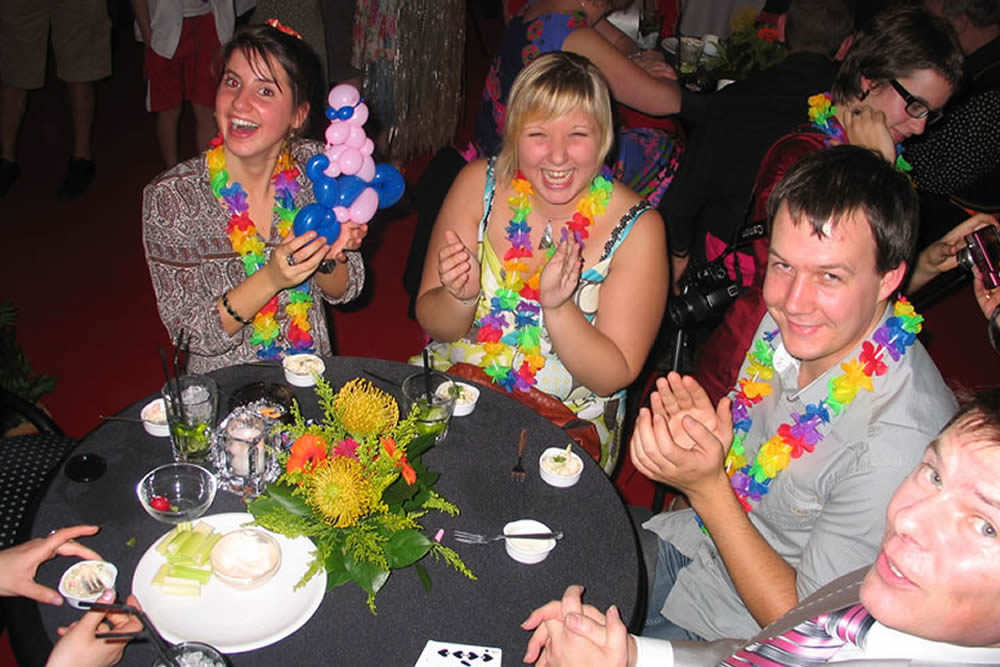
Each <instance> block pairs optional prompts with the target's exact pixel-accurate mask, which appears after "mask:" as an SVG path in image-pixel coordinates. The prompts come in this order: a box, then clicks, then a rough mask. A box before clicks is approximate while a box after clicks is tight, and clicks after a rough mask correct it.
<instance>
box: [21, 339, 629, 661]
mask: <svg viewBox="0 0 1000 667" xmlns="http://www.w3.org/2000/svg"><path fill="white" fill-rule="evenodd" d="M365 370H371V371H372V372H374V373H377V374H379V375H381V376H383V377H386V378H389V379H392V380H395V381H397V382H398V381H402V379H403V378H404V377H406V376H407V375H409V374H410V373H412V372H415V370H416V369H415V368H414V367H412V366H407V365H405V364H401V363H396V362H388V361H379V360H374V359H361V358H351V357H335V358H332V359H328V360H327V369H326V373H325V376H326V378H327V379H328V380H329V381H330V382H331V383H332V385H333V386H334V388H335V389H336V388H339V387H340V386H341V385H342V384H343V383H345V382H346V381H348V380H350V379H353V378H355V377H359V376H361V377H365V375H364V371H365ZM212 376H213V377H214V378H215V379H216V381H217V382H218V384H219V388H220V418H221V417H222V416H225V414H226V407H227V403H228V399H229V397H230V396H231V395H232V394H233V393H234V392H235V391H236V390H237V389H238V388H240V387H242V386H244V385H246V384H247V383H250V382H256V381H265V382H283V381H284V377H283V375H282V370H281V368H280V367H279V366H278V365H276V364H273V363H272V364H268V363H264V364H253V365H247V366H237V367H233V368H227V369H222V370H219V371H216V372H214V373H212ZM373 383H374V384H375V385H376V386H379V387H380V388H382V389H384V390H386V391H388V392H389V393H392V394H393V395H395V396H396V397H397V398H398V397H399V395H400V390H399V387H397V386H393V385H392V384H390V383H387V382H383V381H380V380H373ZM293 389H294V391H295V395H296V397H297V398H298V400H299V402H300V405H301V406H302V411H303V414H304V415H305V416H306V417H319V416H320V413H319V409H318V407H317V404H316V399H315V395H314V393H313V390H312V389H311V388H309V389H301V388H293ZM147 400H149V397H147V398H146V399H143V400H142V401H139V402H137V403H135V404H134V405H132V406H130V407H129V408H127V409H125V410H123V411H122V412H121V413H120V415H119V416H123V417H136V416H138V414H139V410H140V409H141V408H142V406H143V405H144V404H145V402H146V401H147ZM522 428H526V429H527V432H528V438H527V450H526V453H525V457H524V458H525V460H524V466H525V468H526V470H527V471H528V476H527V479H526V480H525V481H523V482H517V481H514V480H512V479H511V476H510V471H511V467H512V466H513V464H514V461H515V459H516V450H517V442H518V436H519V434H520V431H521V429H522ZM567 442H568V438H567V437H566V436H565V435H564V434H563V433H562V431H561V430H559V429H558V428H556V427H555V426H553V425H551V424H550V423H549V422H548V421H547V420H545V419H544V418H542V417H539V416H538V415H537V414H535V413H534V412H533V411H531V410H530V409H528V408H526V407H524V406H522V405H521V404H520V403H518V402H517V401H514V400H512V399H511V398H508V397H507V396H504V395H502V394H501V393H499V392H496V391H493V390H490V389H483V391H482V395H481V397H480V400H479V403H478V405H477V407H476V410H475V412H473V413H472V414H471V415H469V416H466V417H455V418H453V419H452V422H451V427H450V429H449V432H448V437H447V438H446V439H445V440H444V441H443V442H442V443H441V444H439V445H437V446H436V447H434V448H432V449H431V450H430V451H428V452H427V453H426V454H425V455H424V459H423V460H424V463H425V464H426V465H427V466H428V468H430V469H431V470H434V471H437V472H440V473H441V478H440V480H439V482H438V484H437V487H436V488H437V490H438V491H439V492H440V493H441V494H442V495H444V496H445V497H446V498H448V499H449V500H451V501H453V502H455V503H456V504H457V505H458V506H459V507H460V508H461V514H460V515H459V516H457V517H454V518H452V517H449V516H447V515H445V514H441V513H437V512H432V513H430V514H428V515H426V516H425V517H424V518H423V519H422V520H421V523H422V524H423V525H424V527H425V529H426V532H427V533H428V535H430V536H433V534H434V533H435V532H436V531H437V529H438V528H444V529H445V531H446V532H445V538H444V543H445V544H446V545H448V546H451V547H454V548H456V549H457V550H458V552H459V553H460V554H461V556H462V558H463V559H464V560H465V563H466V564H467V565H468V566H469V568H470V569H471V570H472V571H473V572H474V573H475V574H476V575H477V576H478V581H471V580H469V579H467V578H466V577H464V576H462V575H461V574H460V573H458V572H456V571H454V570H452V569H451V568H450V567H448V566H447V565H445V564H444V563H443V562H435V561H433V559H425V560H424V561H423V562H424V564H425V565H426V566H427V568H428V571H429V572H430V576H431V580H432V583H433V587H432V590H431V591H430V592H429V593H428V592H425V590H424V589H423V586H422V585H421V584H420V582H419V579H418V577H417V575H416V573H415V571H414V570H413V569H412V568H409V569H406V570H401V571H395V572H393V574H392V575H391V577H390V578H389V581H388V582H387V583H386V585H385V587H384V588H383V589H382V590H381V591H380V592H379V594H378V597H377V598H376V604H377V607H378V614H377V615H372V614H371V613H370V612H369V611H368V607H367V606H366V604H365V594H364V593H363V592H362V591H361V589H359V588H358V587H357V586H355V585H354V584H353V583H349V584H347V585H345V586H341V587H339V588H335V589H333V590H331V591H328V592H327V593H326V595H325V596H324V599H323V601H322V604H321V605H320V607H319V609H318V610H317V611H316V613H315V614H314V615H313V617H312V618H311V619H310V620H309V621H308V622H306V623H305V625H303V626H302V627H301V628H300V629H299V630H298V631H296V632H295V633H293V634H292V635H290V636H289V637H286V638H285V639H283V640H281V641H279V642H277V643H275V644H272V645H270V646H267V647H264V648H261V649H258V650H255V651H251V652H247V653H239V654H234V655H232V656H230V657H231V659H232V661H233V663H234V664H235V665H277V664H316V663H318V662H320V661H322V662H323V663H325V664H337V665H412V664H414V663H415V662H416V660H417V657H418V656H419V655H420V652H421V651H422V650H423V647H424V644H425V642H426V641H427V640H428V639H435V640H439V641H447V642H456V643H466V644H477V645H485V646H495V647H499V648H501V649H502V650H503V654H504V656H503V662H504V664H507V665H516V664H520V663H521V657H522V655H523V652H524V649H525V646H526V644H527V640H528V637H529V634H528V633H527V632H525V631H523V630H521V629H520V627H519V625H520V623H521V621H523V620H524V619H525V618H526V617H527V615H528V613H529V612H530V611H531V610H532V609H533V608H535V607H537V606H539V605H541V604H544V603H545V602H548V601H549V600H552V599H555V598H558V597H560V596H561V595H562V593H563V591H564V590H565V588H566V586H567V585H569V584H573V583H580V584H583V585H584V586H586V589H587V592H586V594H585V598H584V599H585V601H587V602H589V603H591V604H594V605H596V606H597V607H598V608H600V609H605V608H606V607H607V606H608V605H610V604H612V603H614V604H617V605H618V607H619V609H620V610H621V612H622V616H623V618H625V619H630V618H632V620H633V626H634V625H635V621H636V620H637V619H635V618H633V617H634V616H635V615H636V614H638V607H639V606H640V605H639V601H640V599H641V596H640V592H639V588H640V574H639V572H640V565H639V558H640V556H639V551H638V545H637V542H636V538H635V535H634V533H633V530H632V527H631V524H630V522H629V518H628V515H627V512H626V510H625V507H624V506H623V505H622V502H621V500H620V499H619V497H618V495H617V493H616V491H615V489H614V486H613V485H612V484H611V482H610V481H609V480H608V478H607V477H606V476H605V475H604V473H603V472H602V471H601V470H600V468H599V467H598V466H597V464H596V463H594V462H593V460H591V459H590V458H589V457H588V456H587V455H586V454H585V453H583V452H582V451H581V450H579V449H577V453H579V454H581V455H582V458H583V459H584V461H585V466H584V470H583V475H582V477H581V479H580V482H579V483H578V484H576V485H575V486H573V487H571V488H568V489H559V488H554V487H551V486H549V485H547V484H545V483H544V482H543V481H542V480H541V478H540V477H539V475H538V457H539V455H540V453H541V452H542V450H544V449H545V448H547V447H551V446H565V445H566V443H567ZM84 452H92V453H96V454H100V455H101V456H102V457H104V458H105V459H106V460H107V463H108V469H107V472H106V473H105V474H104V475H103V476H102V477H101V478H100V479H97V480H96V481H93V482H90V483H79V482H73V481H70V480H69V479H68V478H67V477H66V476H65V474H63V473H62V472H60V474H58V475H57V477H56V479H55V481H54V482H53V484H52V486H51V488H50V489H49V490H48V492H47V494H46V496H45V498H44V499H43V501H42V503H41V505H40V507H39V510H38V512H37V515H36V517H35V521H34V525H33V535H45V534H47V533H48V532H49V530H51V529H54V528H59V527H62V526H69V525H74V524H78V523H93V524H98V525H100V526H101V531H100V533H98V535H96V536H94V537H92V538H86V539H85V543H86V544H87V545H89V546H91V547H93V548H94V549H96V550H97V551H99V552H100V553H101V555H102V556H103V557H104V558H105V559H107V560H109V561H110V562H113V563H115V564H116V565H117V566H118V569H119V577H118V586H117V588H118V591H119V596H120V597H122V598H123V597H124V596H125V595H127V594H128V592H129V590H130V587H131V581H132V574H133V571H134V569H135V566H136V564H137V563H138V561H139V559H140V557H141V556H142V555H143V553H145V551H146V550H147V549H148V548H149V547H150V545H152V544H153V543H154V542H155V541H156V540H157V539H158V538H159V537H160V536H161V535H163V534H164V533H165V532H166V531H167V530H168V529H169V528H170V527H169V526H168V525H166V524H163V523H159V522H157V521H155V520H153V519H152V518H150V517H149V516H148V515H147V514H146V513H145V512H144V511H143V509H142V508H141V507H140V505H139V503H138V501H137V499H136V497H135V485H136V483H137V482H138V480H139V479H140V478H141V477H142V476H143V475H144V474H145V473H146V472H147V471H149V470H150V469H152V468H154V467H156V466H158V465H161V464H163V463H167V462H169V461H170V460H171V454H170V443H169V440H168V439H167V438H154V437H152V436H150V435H148V434H147V433H146V432H145V431H144V430H143V428H142V425H141V424H139V423H126V422H111V421H109V422H105V423H104V424H103V425H101V426H100V427H98V428H97V429H95V430H94V431H93V432H91V433H90V434H89V435H87V437H86V438H84V440H83V441H82V442H81V444H80V446H79V448H78V449H77V453H84ZM243 507H244V506H243V503H242V501H241V500H240V499H239V498H238V497H236V496H235V495H232V494H229V493H226V492H224V491H222V490H220V491H219V493H218V495H217V496H216V499H215V502H214V503H213V505H212V507H211V508H210V509H209V511H208V514H217V513H221V512H234V511H242V510H243ZM521 518H534V519H537V520H539V521H542V522H543V523H545V524H547V525H548V526H550V527H551V528H553V529H557V530H563V531H565V537H564V538H563V540H562V541H561V542H560V543H559V545H558V546H557V547H556V549H555V550H554V551H553V552H552V553H551V554H550V555H549V557H548V559H546V560H545V561H544V562H542V563H540V564H536V565H523V564H520V563H517V562H515V561H513V560H512V559H511V558H509V557H508V556H507V554H506V552H505V551H504V546H503V543H502V542H496V543H493V544H489V545H485V546H475V545H465V544H458V543H456V542H455V541H454V540H453V539H452V538H451V531H452V530H453V529H464V530H469V531H474V532H483V533H488V534H496V533H499V532H500V531H501V529H502V527H503V525H504V524H505V523H506V522H507V521H511V520H514V519H521ZM70 564H71V561H70V560H68V559H64V558H57V559H55V560H53V561H50V562H48V563H46V564H44V565H43V566H42V567H41V568H40V570H39V573H38V580H39V581H40V582H42V583H44V584H47V585H51V586H53V587H55V586H56V584H57V583H58V579H59V577H60V575H61V574H62V572H63V570H65V569H66V568H67V567H68V566H69V565H70ZM39 608H40V610H41V619H42V622H43V624H44V627H45V631H46V633H47V635H48V638H49V639H50V640H53V641H54V640H55V638H56V636H57V635H56V632H55V630H56V628H57V627H58V626H60V625H66V624H68V623H70V622H71V621H73V620H74V619H75V618H76V617H77V616H78V615H79V612H77V611H76V610H74V609H72V608H70V607H69V606H68V605H63V606H62V607H50V606H48V605H39ZM232 622H233V623H234V624H235V623H239V618H233V619H232ZM152 659H153V650H152V648H151V646H150V645H149V644H148V643H135V644H134V645H132V646H130V647H129V648H128V649H127V650H126V652H125V658H124V660H123V662H122V663H121V664H124V665H149V664H151V661H152Z"/></svg>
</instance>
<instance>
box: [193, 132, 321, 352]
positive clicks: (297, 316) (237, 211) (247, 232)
mask: <svg viewBox="0 0 1000 667" xmlns="http://www.w3.org/2000/svg"><path fill="white" fill-rule="evenodd" d="M211 146H212V147H211V148H210V149H209V150H208V152H207V153H205V159H206V162H207V163H208V178H209V182H210V183H211V185H212V194H213V195H215V198H216V199H218V200H219V203H220V204H222V207H223V208H225V209H226V210H227V211H228V212H229V214H230V216H231V217H230V218H229V222H228V223H227V225H226V235H227V236H229V240H230V242H231V243H232V245H233V250H234V251H235V252H237V253H238V254H239V255H240V257H241V258H242V259H243V270H244V271H245V272H246V274H247V276H251V275H253V274H255V273H257V271H259V270H260V268H261V267H262V266H264V264H266V263H267V256H266V255H265V254H264V249H265V242H264V239H263V238H262V237H261V235H260V234H258V233H257V228H256V227H255V226H254V223H253V221H252V220H251V219H250V215H249V209H250V205H249V204H248V203H247V193H246V191H245V190H244V189H243V186H242V185H240V184H239V183H233V184H232V185H227V183H228V182H229V174H228V173H227V172H226V153H225V149H224V148H223V145H222V137H221V136H216V137H215V138H214V139H212V142H211ZM298 176H299V170H298V169H297V168H296V167H295V161H294V159H293V158H292V155H291V153H290V152H289V151H287V150H284V151H282V152H281V155H280V156H279V157H278V162H277V164H275V166H274V174H273V175H272V176H271V183H272V184H273V185H274V211H275V212H276V213H277V214H278V218H279V220H278V233H279V234H280V235H281V238H285V237H286V236H288V234H289V233H291V229H292V222H294V220H295V214H296V213H298V209H297V208H295V195H296V194H297V193H298V191H299V183H298V181H297V180H296V179H297V178H298ZM312 306H313V297H312V294H310V293H309V284H308V283H307V282H304V283H302V284H300V285H296V286H295V287H293V288H291V289H289V291H288V306H286V308H285V312H286V313H287V314H288V318H289V322H288V333H287V338H288V347H287V348H286V349H285V350H283V349H282V348H281V347H280V346H279V345H278V344H277V339H278V336H279V335H280V334H281V327H280V326H279V324H278V321H277V319H276V318H275V315H277V313H278V295H277V294H275V295H274V296H273V297H271V300H270V301H268V302H267V303H266V304H265V305H264V307H263V308H261V309H260V310H259V311H258V312H257V314H256V315H254V318H253V333H252V334H251V336H250V344H251V345H256V346H257V356H258V357H259V358H260V359H279V358H281V356H282V354H283V353H284V352H286V351H287V352H289V353H299V352H312V351H313V337H312V334H310V333H309V330H310V329H311V328H312V325H311V324H309V310H310V309H311V308H312Z"/></svg>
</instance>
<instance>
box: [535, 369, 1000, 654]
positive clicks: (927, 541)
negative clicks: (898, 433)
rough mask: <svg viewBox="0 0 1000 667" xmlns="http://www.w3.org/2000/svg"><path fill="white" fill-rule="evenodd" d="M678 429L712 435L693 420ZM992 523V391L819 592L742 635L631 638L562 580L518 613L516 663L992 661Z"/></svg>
mask: <svg viewBox="0 0 1000 667" xmlns="http://www.w3.org/2000/svg"><path fill="white" fill-rule="evenodd" d="M692 426H693V425H692ZM650 427H652V429H658V428H659V429H662V428H666V425H665V424H663V423H660V424H659V425H657V424H655V423H653V424H651V423H650V422H649V421H648V420H647V421H646V422H645V423H644V424H643V425H642V428H643V429H644V430H645V432H646V434H647V436H650V437H653V436H652V433H651V432H650ZM688 431H689V432H690V433H691V435H693V436H694V437H695V439H697V440H703V439H705V440H707V439H710V438H711V435H710V434H708V433H707V432H706V431H702V430H700V429H698V428H697V427H693V428H691V429H688ZM706 444H707V443H706ZM998 529H1000V391H997V390H996V389H992V390H988V391H983V392H981V393H979V394H977V395H975V396H973V397H971V398H969V399H966V400H965V401H963V406H962V409H961V411H960V412H959V414H958V415H956V416H955V417H954V418H953V419H952V420H951V422H950V424H949V425H948V426H947V427H946V428H945V429H944V431H943V433H941V434H940V435H939V436H938V437H937V438H936V439H935V440H934V441H933V442H931V444H930V445H929V446H928V447H927V448H926V450H925V451H924V454H923V458H922V459H921V460H920V462H919V463H918V465H917V466H916V468H915V469H914V470H913V471H912V472H911V473H910V474H909V476H908V477H906V478H905V479H904V480H903V481H902V482H901V483H900V485H899V488H897V489H896V492H895V493H894V494H893V496H892V498H891V499H890V500H889V503H888V509H887V510H886V527H885V531H884V534H883V535H882V539H881V543H880V545H879V548H878V553H877V556H875V558H874V562H873V563H872V564H871V565H869V566H866V567H863V568H861V569H858V570H856V571H854V572H851V573H849V574H846V575H845V576H843V577H841V578H840V579H838V580H836V581H834V582H831V583H830V584H829V585H827V586H824V587H823V588H821V589H819V590H818V591H816V593H814V594H813V595H811V596H809V597H808V598H806V599H804V600H803V601H802V602H801V603H800V604H799V605H797V606H796V607H795V608H794V609H792V610H791V611H789V612H788V613H787V614H785V615H784V616H783V617H782V618H780V619H778V620H776V621H775V622H774V623H772V624H770V625H769V626H768V627H766V628H764V630H762V631H761V632H759V633H757V634H756V636H754V637H752V638H751V639H749V640H746V639H725V640H718V641H715V642H686V641H672V642H664V641H660V640H655V639H648V638H646V637H635V636H633V635H629V634H628V633H627V631H626V628H625V625H624V624H623V623H622V621H621V618H620V616H619V614H618V611H617V609H615V608H614V607H611V608H609V609H608V611H607V612H606V613H601V612H600V611H598V610H597V609H595V608H594V607H591V606H590V605H584V604H582V600H581V594H582V592H583V588H582V587H581V586H570V587H569V588H568V589H567V590H566V594H565V595H564V596H563V598H562V600H561V601H555V602H551V603H549V604H547V605H545V606H544V607H541V608H540V609H537V610H535V611H534V612H533V613H532V614H531V616H530V617H529V618H528V619H527V620H526V621H525V623H524V625H523V626H522V627H524V628H525V629H526V630H535V632H534V634H533V635H532V637H531V640H530V641H529V643H528V649H527V652H526V654H525V657H524V660H525V662H535V664H536V665H545V666H547V667H560V666H562V665H572V666H573V667H582V666H584V665H608V666H610V665H616V666H621V665H628V666H629V667H709V666H710V665H712V666H714V665H722V666H723V667H749V666H751V665H771V666H774V667H779V666H782V665H784V666H787V667H799V666H801V665H816V664H827V663H836V664H838V665H845V666H849V665H858V666H859V667H860V666H861V665H865V666H867V667H876V666H877V665H883V664H884V665H886V667H889V666H896V667H904V666H906V665H913V666H917V665H922V666H924V667H930V666H931V665H940V666H942V667H945V666H947V667H958V666H959V665H965V666H969V665H997V664H1000V538H998V536H997V530H998ZM542 651H544V652H542ZM540 652H541V654H540ZM539 654H540V657H539ZM536 658H537V662H536Z"/></svg>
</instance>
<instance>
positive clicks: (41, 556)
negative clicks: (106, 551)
mask: <svg viewBox="0 0 1000 667" xmlns="http://www.w3.org/2000/svg"><path fill="white" fill-rule="evenodd" d="M97 531H98V527H97V526H72V527H70V528H63V529H61V530H56V531H54V532H52V534H50V535H49V536H48V537H36V538H35V539H33V540H28V541H27V542H24V543H23V544H19V545H17V546H14V547H10V548H9V549H4V550H3V551H0V595H5V596H15V595H20V596H23V597H26V598H31V599H32V600H35V601H36V602H43V603H45V604H53V605H59V604H62V601H63V599H62V596H61V595H59V593H57V592H55V591H54V590H52V589H51V588H48V587H47V586H42V585H41V584H38V583H35V573H36V572H37V571H38V566H39V565H41V564H42V563H44V562H45V561H47V560H51V559H52V558H55V557H56V556H76V557H78V558H83V559H85V560H101V556H100V554H98V553H97V552H96V551H94V550H93V549H88V548H87V547H85V546H83V545H82V544H80V543H79V542H77V541H76V538H78V537H83V536H85V535H93V534H95V533H96V532H97Z"/></svg>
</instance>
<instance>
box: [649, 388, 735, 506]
mask: <svg viewBox="0 0 1000 667" xmlns="http://www.w3.org/2000/svg"><path fill="white" fill-rule="evenodd" d="M729 406H730V404H729V399H727V398H723V399H722V400H721V401H719V404H718V406H716V407H715V408H714V409H713V408H712V405H711V401H710V400H709V398H708V395H707V394H706V393H705V391H704V390H703V389H702V388H701V385H699V384H698V383H697V381H695V380H694V378H691V377H683V378H682V377H681V376H680V375H678V374H677V373H671V374H670V375H668V376H667V378H666V379H665V380H664V379H662V378H661V380H659V381H658V382H657V391H656V392H655V393H654V394H653V395H652V396H650V408H643V409H641V410H640V411H639V417H638V418H637V420H636V426H635V430H634V431H633V434H632V444H631V447H630V455H631V457H632V462H633V463H634V464H635V467H636V469H637V470H639V472H641V473H642V474H644V475H646V476H647V477H649V478H650V479H654V480H656V481H659V482H663V483H664V484H669V485H671V486H673V487H676V488H677V489H679V490H681V491H683V492H684V493H685V494H686V495H688V497H690V498H692V501H693V500H694V498H693V496H697V495H699V494H710V493H711V490H712V489H714V488H715V486H716V485H717V484H725V483H727V482H726V475H725V471H724V470H723V462H724V460H725V456H726V449H727V447H728V446H729V443H730V441H731V440H732V434H733V420H732V415H731V413H730V409H729Z"/></svg>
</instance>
